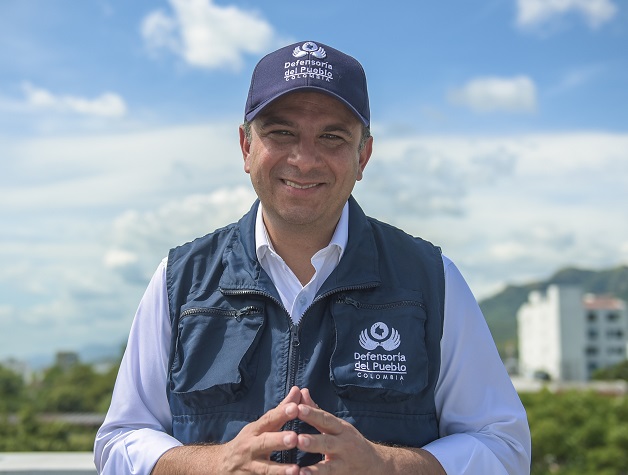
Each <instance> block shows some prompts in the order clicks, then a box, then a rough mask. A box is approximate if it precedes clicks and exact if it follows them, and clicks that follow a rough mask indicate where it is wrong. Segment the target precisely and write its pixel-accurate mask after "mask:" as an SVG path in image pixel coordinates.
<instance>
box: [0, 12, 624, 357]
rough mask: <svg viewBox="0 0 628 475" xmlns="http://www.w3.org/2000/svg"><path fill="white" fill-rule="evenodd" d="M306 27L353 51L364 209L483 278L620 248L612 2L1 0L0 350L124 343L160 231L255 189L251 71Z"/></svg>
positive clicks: (502, 279) (618, 103) (544, 268)
mask: <svg viewBox="0 0 628 475" xmlns="http://www.w3.org/2000/svg"><path fill="white" fill-rule="evenodd" d="M306 40H313V41H318V42H321V43H326V44H329V45H331V46H334V47H336V48H339V49H342V50H343V51H345V52H347V53H349V54H352V55H353V56H355V57H356V58H357V59H359V60H360V61H361V62H362V64H363V65H364V67H365V69H366V72H367V77H368V82H369V87H370V95H371V111H372V119H373V125H372V131H373V134H374V136H375V151H374V156H373V158H372V160H371V162H370V163H369V166H368V167H367V169H366V172H365V178H364V180H363V181H362V182H360V183H359V184H358V186H357V187H356V190H355V195H356V197H357V198H358V199H359V201H360V202H361V203H362V205H363V207H364V208H365V210H366V211H367V212H368V213H370V214H372V215H374V216H376V217H378V218H381V219H384V220H386V221H389V222H392V223H393V224H395V225H398V226H401V227H403V228H404V229H406V230H407V231H408V232H410V233H413V234H415V235H420V236H422V237H424V238H426V239H428V240H431V241H433V242H435V243H437V244H439V245H441V246H442V248H443V250H444V252H445V253H446V254H447V255H448V256H449V257H451V258H452V259H453V260H454V261H455V262H456V263H457V264H458V266H459V267H460V268H461V269H462V271H463V273H464V275H465V276H466V277H467V280H468V281H469V284H470V285H471V288H472V289H473V290H474V291H475V293H476V295H477V296H478V298H482V297H485V296H488V295H491V294H492V293H493V292H495V291H497V290H499V289H500V288H502V287H503V286H504V285H507V284H509V283H515V284H517V283H523V282H527V281H529V280H532V279H538V278H544V277H547V276H548V275H550V274H551V273H553V272H554V271H555V270H557V269H558V268H560V267H563V266H567V265H575V266H579V267H586V268H606V267H612V266H616V265H620V264H628V211H627V210H628V207H627V206H626V204H628V107H627V106H626V104H628V54H626V51H628V5H626V3H625V2H621V1H619V0H473V1H464V2H462V1H456V2H454V1H451V0H442V1H439V2H423V1H397V2H376V1H370V0H367V1H362V2H359V3H355V2H331V1H320V2H317V3H303V4H299V3H295V2H288V1H274V2H243V1H217V0H213V1H210V0H164V1H150V2H149V1H143V0H137V1H133V2H129V1H124V0H115V1H114V0H111V1H109V0H91V1H70V0H46V1H41V0H39V1H37V0H2V1H0V64H1V65H2V67H0V223H2V226H1V227H0V258H1V259H2V262H3V265H2V266H0V335H2V336H1V337H0V343H1V344H0V360H1V359H3V358H6V357H9V356H13V357H17V358H30V357H32V356H33V355H37V354H49V355H52V354H53V353H54V352H55V351H57V350H77V349H81V348H84V347H86V346H90V345H91V346H100V345H103V346H113V347H115V346H116V345H120V344H121V343H122V342H123V341H124V340H125V338H126V334H127V332H128V329H129V326H130V323H131V319H132V317H133V313H134V311H135V308H136V307H137V304H138V301H139V299H140V297H141V295H142V293H143V291H144V288H145V286H146V284H147V282H148V279H149V278H150V275H151V274H152V272H153V271H154V269H155V268H156V266H157V264H158V262H159V261H160V260H161V258H163V257H164V256H165V255H166V254H167V251H168V249H169V248H170V247H172V246H174V245H177V244H179V243H181V242H184V241H186V240H189V239H192V238H194V237H196V236H199V235H202V234H205V233H206V232H209V231H211V230H213V229H214V228H216V227H218V226H221V225H224V224H226V223H227V222H230V221H232V220H234V219H237V218H238V217H239V216H240V215H241V214H242V213H244V212H245V211H246V210H247V209H248V207H249V205H250V203H251V201H252V199H253V198H254V196H253V193H252V190H251V187H250V184H249V181H248V176H247V175H246V174H244V173H243V171H242V163H241V155H240V152H239V149H238V144H237V126H238V124H239V123H240V121H241V120H242V114H243V108H244V101H245V97H246V93H247V90H248V82H249V77H250V73H251V71H252V69H253V67H254V65H255V63H256V62H257V60H258V59H259V58H260V57H261V56H262V55H263V54H265V53H267V52H269V51H271V50H272V49H274V48H276V47H279V46H282V45H285V44H288V43H292V42H296V41H306Z"/></svg>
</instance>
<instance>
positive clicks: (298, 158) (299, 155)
mask: <svg viewBox="0 0 628 475" xmlns="http://www.w3.org/2000/svg"><path fill="white" fill-rule="evenodd" d="M288 162H289V163H290V164H291V165H293V166H295V167H298V168H299V169H301V170H306V169H310V168H316V167H318V166H320V164H321V163H322V160H321V155H320V150H319V147H317V145H316V142H315V141H314V140H305V139H302V140H299V142H298V143H297V144H296V145H295V147H294V149H293V150H292V153H291V154H290V157H289V159H288Z"/></svg>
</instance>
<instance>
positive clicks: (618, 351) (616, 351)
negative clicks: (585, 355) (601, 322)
mask: <svg viewBox="0 0 628 475" xmlns="http://www.w3.org/2000/svg"><path fill="white" fill-rule="evenodd" d="M607 353H608V354H609V355H617V356H622V355H623V354H624V349H623V348H621V347H615V348H609V349H608V350H607Z"/></svg>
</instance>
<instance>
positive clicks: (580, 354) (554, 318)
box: [517, 285, 628, 381]
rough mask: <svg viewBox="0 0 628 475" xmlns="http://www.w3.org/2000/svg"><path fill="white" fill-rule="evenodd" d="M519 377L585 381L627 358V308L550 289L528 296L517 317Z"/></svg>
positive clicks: (574, 290)
mask: <svg viewBox="0 0 628 475" xmlns="http://www.w3.org/2000/svg"><path fill="white" fill-rule="evenodd" d="M517 327H518V339H519V372H520V373H521V374H522V375H524V376H528V377H531V376H534V375H537V376H538V375H539V374H547V375H549V377H550V378H552V379H553V380H558V381H587V380H588V379H590V377H591V374H592V373H593V372H594V371H595V370H596V369H598V368H604V367H607V366H611V365H614V364H617V363H620V362H621V361H623V360H625V359H626V358H627V352H628V315H627V314H626V303H625V302H623V301H621V300H619V299H616V298H612V297H609V296H599V295H590V294H587V295H583V294H582V291H581V289H580V288H579V287H575V286H565V285H560V286H558V285H551V286H549V287H548V288H547V291H546V292H544V293H542V292H539V291H535V292H531V293H530V295H529V297H528V301H527V302H526V303H524V304H523V305H522V306H521V308H520V309H519V311H518V312H517Z"/></svg>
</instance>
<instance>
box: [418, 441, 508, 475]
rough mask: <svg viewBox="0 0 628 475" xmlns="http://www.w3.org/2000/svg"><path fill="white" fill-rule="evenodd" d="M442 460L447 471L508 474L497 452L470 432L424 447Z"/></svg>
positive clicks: (479, 474)
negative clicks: (496, 454)
mask: <svg viewBox="0 0 628 475" xmlns="http://www.w3.org/2000/svg"><path fill="white" fill-rule="evenodd" d="M423 450H427V451H428V452H429V453H431V454H432V455H433V456H434V457H436V459H437V460H438V461H439V462H440V464H441V465H442V466H443V469H444V470H445V473H464V474H465V475H486V474H487V473H490V474H491V475H508V471H507V470H506V469H505V467H504V466H503V465H502V463H501V462H500V461H499V459H498V458H497V457H496V456H495V454H494V453H493V452H492V451H491V450H490V449H489V448H488V447H487V446H486V445H484V444H483V443H482V442H480V441H479V440H478V439H476V438H475V437H473V436H472V435H469V434H463V433H458V434H452V435H448V436H447V437H443V438H441V439H436V440H435V441H433V442H430V443H429V444H427V445H426V446H424V447H423Z"/></svg>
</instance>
